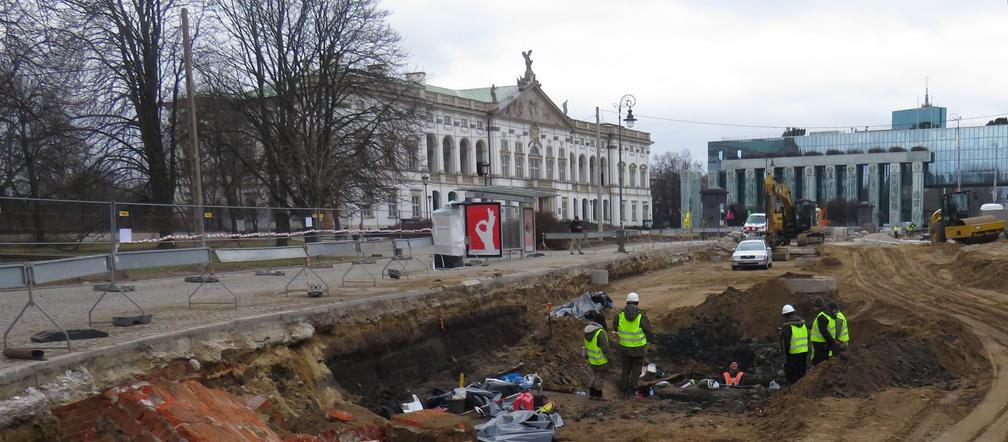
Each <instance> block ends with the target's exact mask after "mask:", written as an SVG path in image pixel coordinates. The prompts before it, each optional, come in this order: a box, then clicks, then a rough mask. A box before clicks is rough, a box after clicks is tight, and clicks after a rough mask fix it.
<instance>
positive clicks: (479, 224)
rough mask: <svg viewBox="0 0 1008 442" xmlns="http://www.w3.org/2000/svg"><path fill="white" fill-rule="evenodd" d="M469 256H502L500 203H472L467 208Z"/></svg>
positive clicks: (466, 225)
mask: <svg viewBox="0 0 1008 442" xmlns="http://www.w3.org/2000/svg"><path fill="white" fill-rule="evenodd" d="M465 232H466V255H467V256H479V257H488V256H498V257H499V256H502V255H503V246H502V245H503V242H504V237H503V236H502V234H501V233H502V230H501V205H500V203H472V204H468V205H466V206H465Z"/></svg>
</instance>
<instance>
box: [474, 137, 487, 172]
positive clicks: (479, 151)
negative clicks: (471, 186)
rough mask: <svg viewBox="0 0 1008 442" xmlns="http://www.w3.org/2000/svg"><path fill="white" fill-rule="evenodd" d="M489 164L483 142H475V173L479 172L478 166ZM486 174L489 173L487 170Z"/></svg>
mask: <svg viewBox="0 0 1008 442" xmlns="http://www.w3.org/2000/svg"><path fill="white" fill-rule="evenodd" d="M489 162H490V161H489V157H487V148H486V143H484V142H483V140H479V141H477V142H476V171H477V172H478V171H479V165H480V164H487V163H489ZM486 173H490V171H489V170H487V171H486Z"/></svg>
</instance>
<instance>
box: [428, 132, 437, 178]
mask: <svg viewBox="0 0 1008 442" xmlns="http://www.w3.org/2000/svg"><path fill="white" fill-rule="evenodd" d="M435 149H437V138H436V137H435V136H434V134H427V171H428V172H433V171H434V170H436V169H437V164H435V161H436V160H437V157H436V156H435V154H436V153H437V151H436V150H435Z"/></svg>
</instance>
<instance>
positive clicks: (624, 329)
mask: <svg viewBox="0 0 1008 442" xmlns="http://www.w3.org/2000/svg"><path fill="white" fill-rule="evenodd" d="M639 301H640V296H639V295H637V294H636V293H630V294H628V295H627V300H626V307H624V308H623V310H620V311H619V313H618V314H617V315H616V320H615V323H616V337H617V338H618V339H619V341H618V343H619V346H618V348H619V352H620V360H621V362H622V365H623V371H622V373H621V374H620V387H621V388H623V392H624V393H625V394H626V397H627V399H631V398H633V397H634V394H635V393H636V391H637V378H638V377H640V370H641V366H643V365H644V356H646V355H647V344H648V337H650V336H652V334H651V322H650V321H648V318H647V316H646V315H644V312H642V311H640V309H639V308H638V307H637V303H638V302H639Z"/></svg>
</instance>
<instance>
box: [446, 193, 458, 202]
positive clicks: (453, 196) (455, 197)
mask: <svg viewBox="0 0 1008 442" xmlns="http://www.w3.org/2000/svg"><path fill="white" fill-rule="evenodd" d="M452 201H458V194H457V193H455V192H448V202H452Z"/></svg>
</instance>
